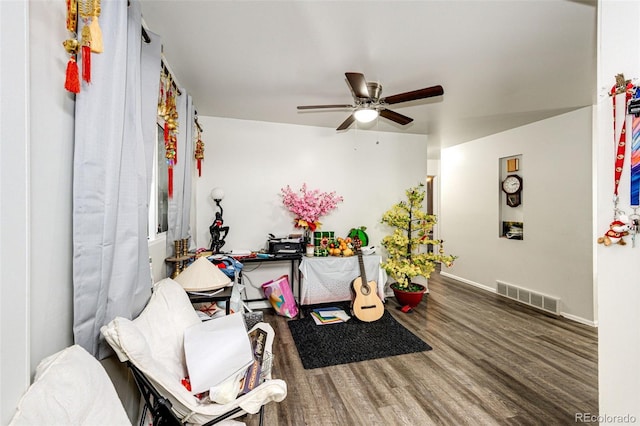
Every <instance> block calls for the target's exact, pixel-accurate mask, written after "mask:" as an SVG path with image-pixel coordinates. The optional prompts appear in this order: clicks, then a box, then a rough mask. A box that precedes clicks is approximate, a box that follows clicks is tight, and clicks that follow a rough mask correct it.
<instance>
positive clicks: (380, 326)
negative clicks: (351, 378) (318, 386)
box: [288, 303, 432, 369]
mask: <svg viewBox="0 0 640 426" xmlns="http://www.w3.org/2000/svg"><path fill="white" fill-rule="evenodd" d="M321 306H336V307H340V308H342V309H344V310H345V312H347V313H349V304H348V303H347V304H342V303H337V304H336V303H333V304H325V305H321ZM315 307H317V306H312V307H305V308H304V311H305V316H304V318H302V319H298V320H291V321H289V322H288V324H289V329H290V330H291V335H292V336H293V340H294V342H295V344H296V348H297V349H298V354H299V355H300V359H301V360H302V365H303V366H304V368H305V369H312V368H320V367H328V366H331V365H338V364H348V363H351V362H358V361H365V360H368V359H377V358H386V357H389V356H394V355H402V354H408V353H413V352H422V351H429V350H431V349H432V348H431V346H429V345H428V344H426V343H425V342H423V341H422V340H421V339H420V338H418V337H417V336H416V335H414V334H413V333H411V332H410V331H409V330H407V329H406V328H405V327H404V326H402V325H401V324H400V323H399V322H398V321H396V320H395V319H394V318H393V316H391V314H390V313H389V312H387V311H386V310H385V312H384V315H383V316H382V318H380V319H379V320H377V321H374V322H362V321H359V320H358V319H357V318H356V317H352V318H351V319H350V320H349V321H347V322H344V323H337V324H326V325H316V323H315V322H314V321H313V318H312V317H311V315H310V314H309V312H311V308H315Z"/></svg>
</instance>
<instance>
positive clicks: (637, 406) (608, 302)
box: [594, 1, 640, 424]
mask: <svg viewBox="0 0 640 426" xmlns="http://www.w3.org/2000/svg"><path fill="white" fill-rule="evenodd" d="M598 5H599V6H598V12H599V20H600V22H599V29H600V31H599V37H600V40H599V41H600V42H599V44H598V45H599V51H598V55H599V58H598V67H599V69H598V86H597V87H598V89H599V97H598V100H597V101H598V103H597V106H596V130H595V131H594V141H595V150H596V151H595V152H596V158H597V162H596V168H597V175H596V176H597V181H596V190H597V199H596V201H597V204H596V206H595V211H596V220H595V225H596V230H597V232H602V233H603V232H604V231H605V230H606V229H607V226H608V224H609V222H610V221H611V217H612V201H611V200H612V196H613V161H614V160H613V159H614V136H613V130H612V129H613V123H612V114H611V110H612V102H611V98H609V96H607V91H608V90H609V89H610V88H611V87H612V86H613V84H614V82H615V75H616V74H618V73H621V72H622V73H624V74H625V77H626V78H628V79H635V84H639V83H638V78H640V51H639V50H638V43H640V35H639V34H638V22H640V3H638V2H626V1H600V2H598ZM629 139H630V138H629V137H628V138H627V140H629ZM627 158H628V157H627ZM619 194H620V208H622V209H623V210H626V211H627V214H629V213H631V211H630V210H629V162H628V161H627V162H626V163H625V166H624V171H623V176H622V180H621V184H620V190H619ZM639 250H640V244H637V245H636V247H635V248H633V247H632V246H631V245H630V244H629V245H627V246H624V247H621V246H610V247H604V246H601V245H598V247H597V250H596V254H597V257H596V269H597V277H598V283H597V288H598V320H599V324H600V327H599V333H598V337H599V338H598V343H599V346H598V375H599V384H600V414H601V415H608V416H616V415H620V416H624V415H632V416H635V419H636V420H635V421H636V422H637V421H640V332H639V331H638V324H640V278H639V277H640V262H638V256H639ZM604 423H613V422H609V421H606V422H601V424H604ZM617 423H622V422H617Z"/></svg>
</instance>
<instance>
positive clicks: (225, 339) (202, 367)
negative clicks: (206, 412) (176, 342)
mask: <svg viewBox="0 0 640 426" xmlns="http://www.w3.org/2000/svg"><path fill="white" fill-rule="evenodd" d="M184 354H185V359H186V362H187V370H188V372H189V381H190V382H191V392H192V393H193V394H194V395H195V394H198V393H201V392H204V391H207V390H209V388H212V387H214V386H217V385H219V384H220V383H222V382H224V381H225V380H226V379H228V378H229V377H231V376H233V375H235V374H237V373H238V372H239V371H241V370H243V369H246V368H247V367H248V366H249V365H250V364H251V363H252V362H253V354H252V352H251V343H250V341H249V336H248V335H247V329H246V328H245V325H244V319H243V314H242V313H240V312H238V313H235V314H231V315H225V316H222V317H219V318H214V319H212V320H210V321H205V322H203V323H201V324H196V325H193V326H191V327H188V328H187V329H186V330H185V331H184Z"/></svg>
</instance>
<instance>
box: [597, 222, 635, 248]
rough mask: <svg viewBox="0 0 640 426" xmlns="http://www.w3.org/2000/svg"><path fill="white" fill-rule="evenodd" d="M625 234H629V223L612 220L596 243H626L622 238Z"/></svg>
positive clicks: (606, 244)
mask: <svg viewBox="0 0 640 426" xmlns="http://www.w3.org/2000/svg"><path fill="white" fill-rule="evenodd" d="M625 235H629V225H627V224H626V223H624V222H622V221H620V220H614V221H613V222H611V224H610V225H609V230H608V231H607V232H605V234H604V236H602V237H600V238H598V244H604V245H605V246H609V245H611V244H620V245H621V246H623V245H625V244H627V243H626V242H625V241H624V239H623V238H622V237H624V236H625Z"/></svg>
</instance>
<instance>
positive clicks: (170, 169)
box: [167, 165, 173, 198]
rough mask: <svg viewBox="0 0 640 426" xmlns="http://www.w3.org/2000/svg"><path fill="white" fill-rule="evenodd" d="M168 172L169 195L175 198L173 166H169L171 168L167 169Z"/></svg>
mask: <svg viewBox="0 0 640 426" xmlns="http://www.w3.org/2000/svg"><path fill="white" fill-rule="evenodd" d="M167 174H168V176H169V182H168V185H167V192H168V195H169V198H173V166H171V165H170V166H169V169H168V171H167Z"/></svg>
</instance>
